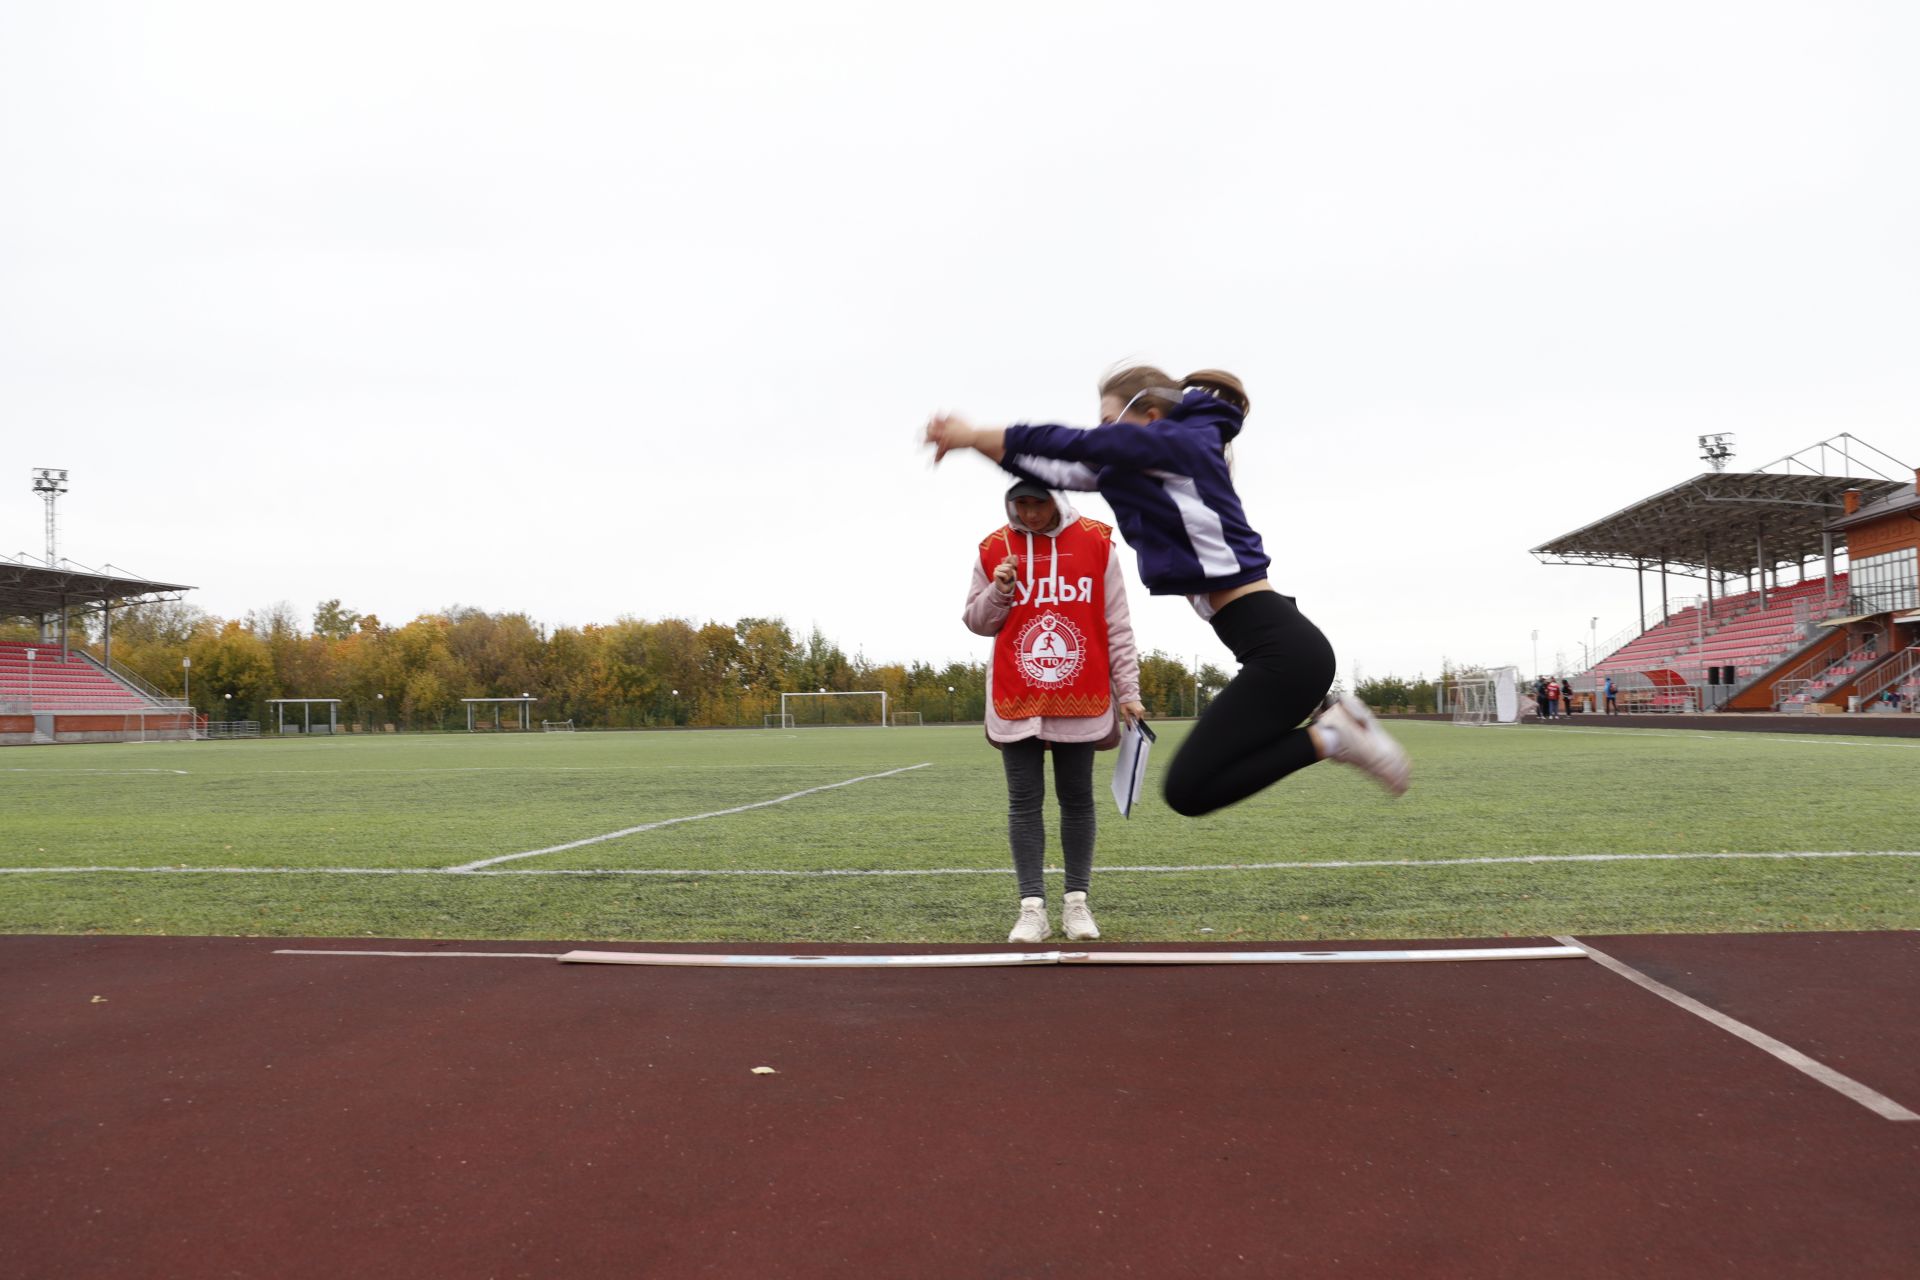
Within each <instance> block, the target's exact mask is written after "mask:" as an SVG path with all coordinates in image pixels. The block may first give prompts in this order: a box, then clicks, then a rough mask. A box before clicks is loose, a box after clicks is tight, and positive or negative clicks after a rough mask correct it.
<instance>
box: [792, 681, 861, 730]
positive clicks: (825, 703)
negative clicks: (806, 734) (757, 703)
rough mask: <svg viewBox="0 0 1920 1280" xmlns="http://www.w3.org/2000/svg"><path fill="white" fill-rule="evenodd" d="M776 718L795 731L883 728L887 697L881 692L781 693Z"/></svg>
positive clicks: (859, 690) (857, 690)
mask: <svg viewBox="0 0 1920 1280" xmlns="http://www.w3.org/2000/svg"><path fill="white" fill-rule="evenodd" d="M780 714H781V716H782V717H783V718H784V719H785V720H786V722H787V724H788V725H791V726H792V727H794V728H797V729H805V728H807V727H809V726H814V727H818V726H820V725H879V726H880V727H882V728H885V727H886V724H887V694H886V691H885V690H883V689H853V690H845V691H840V692H832V693H783V694H781V695H780Z"/></svg>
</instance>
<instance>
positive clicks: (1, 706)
mask: <svg viewBox="0 0 1920 1280" xmlns="http://www.w3.org/2000/svg"><path fill="white" fill-rule="evenodd" d="M192 589H193V588H191V587H188V586H184V585H181V584H179V583H172V582H154V581H152V580H151V579H148V578H141V577H135V576H133V575H130V574H128V573H126V572H125V571H124V570H114V571H111V572H108V571H103V570H95V569H88V568H85V567H83V566H81V565H76V564H74V563H73V562H72V561H71V560H59V561H54V562H51V563H43V562H40V561H36V560H34V559H33V558H32V557H29V556H21V557H19V558H8V557H5V556H0V622H6V621H10V620H17V619H24V620H27V621H28V622H29V623H31V624H33V625H35V626H37V627H38V629H39V633H40V639H39V640H38V641H12V642H6V643H0V746H15V745H20V744H24V743H34V742H140V741H148V740H152V739H159V738H190V737H194V736H196V733H197V730H198V724H197V720H196V718H195V716H194V715H193V711H192V708H190V707H189V706H188V705H187V704H186V703H185V702H184V701H182V700H180V699H178V698H174V697H171V696H169V695H167V694H165V693H162V692H161V691H160V690H158V689H156V688H154V687H153V686H152V685H150V684H148V683H147V682H146V681H145V680H142V679H141V678H140V677H139V676H137V675H135V674H133V673H132V672H131V671H128V670H126V669H125V668H124V667H122V666H120V665H119V664H118V663H116V662H114V660H113V614H114V610H115V609H117V608H124V607H126V606H128V605H136V604H150V603H156V602H158V601H163V600H178V599H180V598H181V596H182V595H183V593H185V592H187V591H191V590H192ZM95 615H97V616H98V617H99V619H100V628H99V631H100V637H101V640H100V651H99V653H98V654H97V655H96V654H95V653H93V652H90V651H89V649H88V647H87V646H85V645H84V644H81V643H75V631H76V630H81V631H82V634H84V628H81V626H80V624H81V622H82V620H83V619H85V618H88V617H92V616H95Z"/></svg>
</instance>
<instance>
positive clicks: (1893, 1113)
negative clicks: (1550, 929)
mask: <svg viewBox="0 0 1920 1280" xmlns="http://www.w3.org/2000/svg"><path fill="white" fill-rule="evenodd" d="M1553 940H1554V941H1555V942H1558V943H1559V944H1561V945H1562V946H1567V947H1578V948H1580V950H1582V951H1584V952H1586V953H1587V955H1588V956H1589V957H1590V958H1591V959H1593V960H1595V961H1596V962H1598V963H1599V964H1601V965H1604V966H1605V967H1607V968H1608V969H1611V970H1613V971H1614V972H1615V973H1617V974H1619V975H1620V976H1621V977H1623V978H1625V979H1626V980H1627V981H1629V982H1632V983H1635V984H1637V985H1639V986H1642V987H1645V988H1646V989H1647V990H1648V991H1651V992H1653V994H1655V995H1657V996H1659V997H1660V998H1661V999H1662V1000H1665V1001H1667V1002H1669V1003H1671V1004H1675V1005H1678V1006H1679V1007H1680V1008H1682V1009H1685V1010H1686V1011H1687V1012H1688V1013H1691V1014H1693V1015H1695V1016H1696V1017H1700V1018H1705V1019H1706V1020H1707V1021H1708V1022H1711V1023H1712V1024H1713V1025H1714V1026H1716V1027H1719V1028H1720V1029H1721V1030H1722V1031H1726V1032H1729V1033H1731V1034H1733V1035H1736V1036H1739V1037H1740V1038H1741V1039H1742V1040H1745V1041H1746V1042H1747V1043H1748V1044H1750V1045H1753V1046H1754V1047H1755V1048H1757V1049H1761V1050H1764V1051H1765V1052H1767V1053H1770V1054H1772V1055H1773V1056H1774V1057H1776V1058H1778V1059H1780V1061H1782V1062H1784V1063H1786V1064H1787V1065H1788V1066H1790V1067H1792V1068H1793V1069H1794V1070H1796V1071H1800V1072H1804V1073H1805V1074H1807V1075H1809V1076H1812V1077H1813V1078H1814V1079H1815V1080H1818V1081H1819V1082H1820V1083H1821V1084H1824V1085H1826V1086H1827V1087H1828V1088H1829V1089H1832V1090H1834V1091H1835V1092H1837V1093H1839V1094H1841V1095H1843V1096H1845V1097H1848V1098H1851V1099H1852V1100H1853V1101H1855V1102H1857V1103H1859V1104H1860V1105H1861V1106H1863V1107H1865V1108H1866V1109H1867V1110H1869V1111H1871V1112H1873V1113H1874V1114H1875V1115H1877V1116H1879V1117H1881V1118H1882V1119H1884V1120H1920V1114H1915V1113H1914V1112H1912V1111H1909V1110H1908V1109H1907V1108H1905V1107H1903V1106H1901V1105H1900V1104H1899V1103H1897V1102H1895V1101H1894V1100H1893V1099H1891V1098H1889V1097H1887V1096H1886V1095H1885V1094H1882V1093H1878V1092H1876V1091H1875V1090H1873V1089H1869V1088H1868V1087H1867V1086H1866V1085H1864V1084H1861V1083H1860V1082H1859V1081H1858V1080H1855V1079H1854V1078H1853V1077H1851V1076H1844V1075H1841V1074H1840V1073H1839V1072H1838V1071H1835V1070H1834V1069H1833V1068H1832V1067H1829V1066H1828V1065H1826V1064H1825V1063H1824V1062H1820V1061H1818V1060H1816V1059H1813V1058H1809V1057H1808V1056H1807V1055H1806V1054H1804V1053H1802V1052H1800V1051H1799V1050H1798V1049H1796V1048H1794V1047H1793V1046H1792V1045H1790V1044H1786V1043H1784V1042H1782V1041H1779V1040H1775V1039H1774V1038H1773V1037H1772V1036H1770V1035H1768V1034H1767V1033H1766V1032H1764V1031H1759V1030H1756V1029H1754V1028H1753V1027H1750V1026H1748V1025H1747V1024H1746V1023H1744V1022H1741V1021H1740V1020H1739V1019H1737V1018H1730V1017H1728V1016H1727V1015H1726V1014H1724V1013H1721V1012H1720V1011H1719V1010H1718V1009H1715V1008H1713V1007H1712V1006H1711V1005H1705V1004H1702V1003H1700V1001H1698V1000H1695V999H1694V998H1693V997H1692V996H1690V995H1687V994H1686V993H1685V992H1681V991H1676V990H1674V989H1673V988H1672V987H1670V986H1668V985H1667V984H1666V983H1664V982H1661V981H1659V980H1657V979H1654V978H1649V977H1648V976H1647V975H1646V974H1644V973H1642V972H1640V971H1639V970H1638V969H1636V968H1634V967H1633V966H1632V965H1630V964H1625V963H1623V962H1621V961H1619V960H1616V959H1614V958H1613V957H1612V956H1610V955H1608V954H1607V953H1606V952H1604V951H1601V950H1598V949H1597V948H1595V947H1592V946H1589V945H1588V944H1587V943H1584V942H1582V941H1580V940H1579V939H1578V938H1566V937H1561V936H1560V935H1558V934H1556V935H1554V939H1553Z"/></svg>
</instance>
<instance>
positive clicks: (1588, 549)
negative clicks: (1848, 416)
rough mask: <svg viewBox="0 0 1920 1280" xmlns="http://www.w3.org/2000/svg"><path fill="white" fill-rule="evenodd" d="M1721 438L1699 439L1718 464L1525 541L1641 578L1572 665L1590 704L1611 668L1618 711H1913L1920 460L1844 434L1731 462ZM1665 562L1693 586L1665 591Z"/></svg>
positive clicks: (1580, 693) (1919, 596)
mask: <svg viewBox="0 0 1920 1280" xmlns="http://www.w3.org/2000/svg"><path fill="white" fill-rule="evenodd" d="M1722 440H1723V438H1720V437H1702V439H1701V444H1702V446H1703V450H1704V451H1705V457H1706V458H1707V460H1708V461H1709V462H1710V463H1712V464H1713V465H1714V467H1715V469H1714V470H1713V471H1709V472H1706V473H1703V474H1701V475H1697V476H1695V477H1694V478H1693V479H1691V480H1688V481H1686V482H1684V483H1682V484H1677V485H1675V486H1673V487H1672V488H1670V489H1666V490H1663V491H1661V492H1660V493H1656V494H1654V495H1653V496H1651V497H1648V498H1644V499H1642V500H1640V501H1639V502H1636V503H1634V504H1633V505H1632V506H1629V507H1627V508H1625V509H1623V510H1620V511H1616V512H1614V513H1613V514H1612V515H1609V516H1606V517H1605V518H1603V519H1600V520H1596V521H1594V522H1593V523H1591V524H1588V525H1584V526H1582V527H1581V528H1579V529H1575V530H1574V531H1573V532H1571V533H1567V534H1563V535H1561V536H1560V537H1558V538H1555V539H1553V540H1552V541H1550V542H1547V543H1544V544H1542V545H1540V546H1538V547H1535V548H1534V549H1533V554H1534V556H1535V557H1536V558H1538V559H1539V560H1541V561H1543V562H1545V563H1548V564H1569V565H1599V566H1606V567H1612V568H1627V569H1632V570H1633V571H1634V573H1635V576H1636V578H1637V580H1638V583H1639V593H1640V624H1639V627H1638V628H1637V629H1635V630H1634V631H1632V632H1631V633H1629V634H1623V635H1622V636H1620V637H1616V640H1615V642H1613V643H1610V644H1609V645H1604V646H1601V651H1602V654H1601V656H1600V657H1599V658H1598V660H1597V661H1594V662H1593V664H1592V665H1591V666H1590V667H1589V668H1588V669H1587V670H1586V671H1584V672H1580V673H1579V674H1577V675H1575V676H1574V677H1573V687H1574V691H1575V696H1576V698H1577V699H1579V700H1581V701H1583V702H1585V703H1586V704H1587V705H1589V706H1593V705H1597V702H1598V694H1599V691H1600V690H1601V688H1602V687H1603V685H1604V682H1605V681H1606V680H1607V679H1608V678H1611V679H1612V680H1613V682H1614V687H1615V689H1616V691H1617V696H1618V702H1619V709H1620V710H1621V711H1663V712H1711V711H1726V712H1739V711H1775V712H1805V713H1823V712H1846V711H1849V710H1861V711H1866V712H1872V713H1885V712H1896V713H1897V712H1912V711H1913V709H1914V705H1915V699H1916V697H1920V470H1913V469H1909V468H1907V467H1906V466H1905V465H1904V464H1902V463H1899V462H1897V461H1896V460H1894V459H1893V458H1891V457H1889V456H1888V455H1886V454H1884V453H1882V452H1881V451H1880V450H1878V449H1875V448H1874V447H1873V446H1871V445H1869V444H1867V443H1866V442H1865V441H1862V440H1859V439H1857V438H1856V437H1853V436H1851V435H1845V434H1842V435H1839V436H1834V437H1832V438H1831V439H1829V440H1824V441H1821V442H1820V443H1818V444H1815V445H1811V446H1809V447H1808V448H1806V449H1803V450H1801V451H1799V452H1798V453H1794V454H1789V455H1787V456H1786V457H1785V458H1781V459H1779V460H1777V461H1776V462H1773V463H1769V464H1768V465H1767V466H1765V467H1763V468H1761V469H1760V470H1758V471H1751V472H1730V471H1726V470H1724V469H1722V468H1723V467H1724V465H1725V462H1726V459H1727V458H1728V457H1729V456H1730V452H1731V451H1730V449H1728V448H1727V447H1725V445H1724V443H1718V444H1716V443H1714V442H1718V441H1722ZM1842 558H1844V559H1845V562H1846V564H1845V567H1844V568H1841V567H1839V561H1840V560H1841V559H1842ZM1675 577H1680V578H1689V579H1694V580H1697V581H1698V582H1699V583H1700V590H1699V592H1698V593H1697V594H1689V595H1687V596H1684V597H1678V598H1676V597H1674V596H1673V595H1671V594H1670V587H1671V579H1673V578H1675ZM1650 578H1657V582H1658V586H1659V612H1658V614H1657V615H1654V619H1653V620H1651V621H1650V620H1649V615H1648V612H1647V590H1648V584H1649V579H1650Z"/></svg>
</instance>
